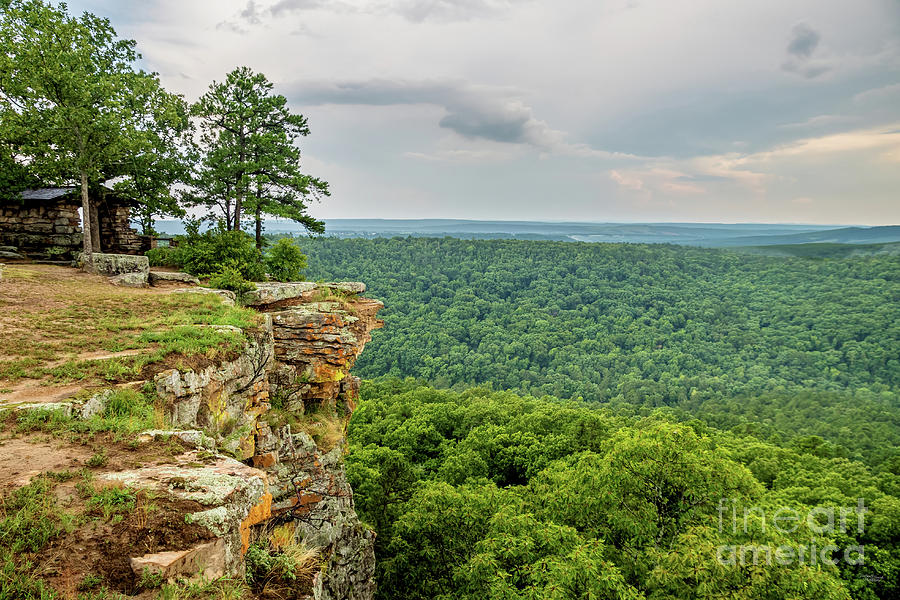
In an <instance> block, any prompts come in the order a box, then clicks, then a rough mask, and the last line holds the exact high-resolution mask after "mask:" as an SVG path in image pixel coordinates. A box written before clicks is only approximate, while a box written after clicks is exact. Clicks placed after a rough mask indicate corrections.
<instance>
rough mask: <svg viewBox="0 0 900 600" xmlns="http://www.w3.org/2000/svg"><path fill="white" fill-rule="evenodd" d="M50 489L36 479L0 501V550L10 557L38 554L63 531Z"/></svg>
mask: <svg viewBox="0 0 900 600" xmlns="http://www.w3.org/2000/svg"><path fill="white" fill-rule="evenodd" d="M52 488H53V486H52V485H51V483H50V481H49V480H47V479H46V478H44V477H38V478H36V479H35V480H34V481H32V482H31V483H29V484H28V485H26V486H24V487H21V488H19V489H17V490H14V491H13V492H12V493H11V494H9V495H8V496H5V497H3V498H0V516H2V519H3V520H2V521H0V547H2V548H3V549H4V550H5V551H9V552H11V553H13V554H18V553H20V552H37V551H39V550H40V549H41V548H43V547H44V546H45V545H46V544H47V543H48V542H49V541H50V540H52V539H53V538H54V537H56V536H57V535H59V533H61V532H62V531H63V530H64V529H65V526H66V525H65V521H64V517H63V514H62V513H61V512H60V511H59V509H58V508H57V506H56V499H55V497H54V496H53V494H52Z"/></svg>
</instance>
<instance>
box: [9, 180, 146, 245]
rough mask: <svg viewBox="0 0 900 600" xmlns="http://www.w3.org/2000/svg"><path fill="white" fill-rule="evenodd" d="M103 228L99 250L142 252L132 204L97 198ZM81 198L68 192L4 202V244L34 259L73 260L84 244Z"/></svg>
mask: <svg viewBox="0 0 900 600" xmlns="http://www.w3.org/2000/svg"><path fill="white" fill-rule="evenodd" d="M94 202H95V203H96V208H97V219H98V222H99V231H100V248H94V250H95V251H97V252H106V253H111V254H142V253H143V245H144V244H143V243H142V241H141V238H140V236H138V234H137V232H136V231H135V230H134V229H132V228H131V225H130V211H131V209H130V207H129V206H128V205H127V204H125V203H122V202H121V201H119V200H117V199H116V198H115V197H114V196H110V195H107V196H106V197H105V198H104V199H101V200H99V201H98V200H96V199H95V200H94ZM80 208H81V199H80V197H78V196H77V195H75V194H68V195H65V196H61V197H56V198H53V199H46V200H44V199H34V198H30V199H28V200H25V201H24V202H19V201H2V202H0V246H13V247H15V248H17V249H18V250H19V252H21V253H23V254H25V255H26V256H28V257H29V258H32V259H43V260H60V261H67V260H72V259H73V258H74V257H75V254H76V253H77V252H79V251H80V250H81V248H82V239H83V238H82V230H81V218H80V217H79V214H78V211H79V209H80Z"/></svg>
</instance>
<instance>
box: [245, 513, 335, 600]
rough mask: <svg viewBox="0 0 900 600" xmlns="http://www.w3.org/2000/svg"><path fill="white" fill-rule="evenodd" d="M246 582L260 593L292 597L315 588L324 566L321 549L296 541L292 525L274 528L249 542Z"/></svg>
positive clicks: (262, 594)
mask: <svg viewBox="0 0 900 600" xmlns="http://www.w3.org/2000/svg"><path fill="white" fill-rule="evenodd" d="M244 558H245V560H246V564H247V583H248V584H249V585H250V587H251V588H252V589H253V591H255V592H256V593H258V594H260V595H261V596H269V595H271V596H275V597H289V596H290V595H291V591H294V592H296V593H298V594H302V593H305V592H309V591H310V590H311V589H312V580H313V577H314V576H315V574H316V573H317V572H318V571H319V569H320V568H321V565H320V564H319V551H318V550H317V549H315V548H309V547H307V546H306V545H304V544H303V543H302V542H296V541H295V540H294V532H293V529H292V528H290V527H289V526H282V527H277V528H275V530H274V531H272V533H271V535H270V536H269V538H268V539H262V540H260V541H257V542H256V543H254V544H251V545H250V548H249V549H248V550H247V555H246V556H245V557H244Z"/></svg>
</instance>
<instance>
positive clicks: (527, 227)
mask: <svg viewBox="0 0 900 600" xmlns="http://www.w3.org/2000/svg"><path fill="white" fill-rule="evenodd" d="M325 224H326V229H325V235H327V236H334V237H339V238H357V237H363V238H377V237H397V236H400V237H407V236H412V237H455V238H462V239H522V240H555V241H566V242H626V243H643V244H681V245H690V246H706V247H739V246H740V247H758V246H771V245H780V246H786V245H795V244H811V243H829V244H884V243H890V242H900V226H897V225H892V226H882V227H848V226H844V225H803V224H787V225H785V224H766V223H738V224H734V223H577V222H550V221H468V220H461V219H326V221H325ZM157 229H158V230H160V231H162V232H165V233H168V234H181V233H184V228H183V226H182V224H181V222H179V221H160V222H159V223H157ZM265 230H266V232H267V233H290V234H299V233H303V232H302V230H301V229H300V227H299V226H298V225H297V224H295V223H293V222H290V221H284V220H277V221H274V220H272V221H267V222H266V224H265Z"/></svg>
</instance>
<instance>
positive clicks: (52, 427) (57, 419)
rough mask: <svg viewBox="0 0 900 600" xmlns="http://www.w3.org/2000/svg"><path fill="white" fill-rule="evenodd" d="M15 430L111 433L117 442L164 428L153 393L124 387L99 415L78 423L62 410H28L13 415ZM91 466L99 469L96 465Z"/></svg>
mask: <svg viewBox="0 0 900 600" xmlns="http://www.w3.org/2000/svg"><path fill="white" fill-rule="evenodd" d="M15 419H16V429H17V431H18V432H19V433H22V432H26V431H43V432H47V433H52V434H57V435H61V434H65V433H73V434H86V435H94V434H96V433H105V432H112V433H115V434H117V439H123V438H125V437H128V436H132V435H134V434H136V433H138V432H141V431H144V430H147V429H153V428H158V427H162V426H165V424H166V419H165V414H164V408H163V406H162V405H161V403H160V402H159V399H158V398H157V397H156V394H155V392H153V393H151V394H150V395H148V394H147V393H144V392H140V391H137V390H133V389H128V388H119V389H115V390H113V392H112V394H111V395H110V396H109V398H108V400H107V405H106V408H105V410H104V411H103V413H101V414H98V415H94V416H93V417H91V418H90V419H86V420H82V419H76V418H73V417H69V416H67V415H66V413H65V411H63V410H62V409H55V410H29V411H20V412H19V413H17V414H16V417H15ZM95 466H103V465H101V464H97V465H95Z"/></svg>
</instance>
